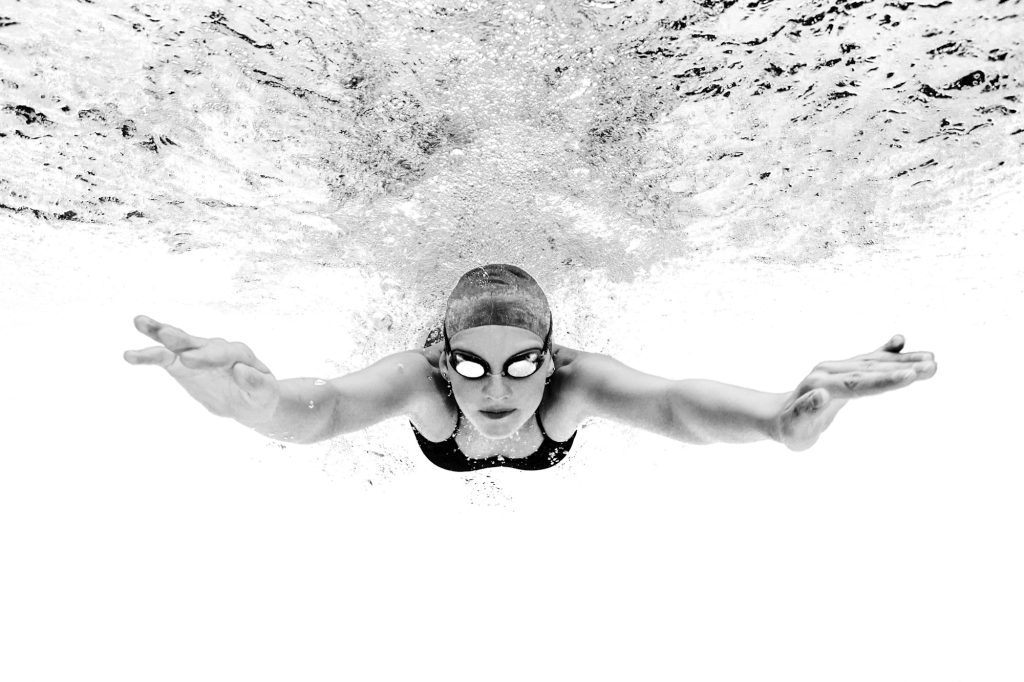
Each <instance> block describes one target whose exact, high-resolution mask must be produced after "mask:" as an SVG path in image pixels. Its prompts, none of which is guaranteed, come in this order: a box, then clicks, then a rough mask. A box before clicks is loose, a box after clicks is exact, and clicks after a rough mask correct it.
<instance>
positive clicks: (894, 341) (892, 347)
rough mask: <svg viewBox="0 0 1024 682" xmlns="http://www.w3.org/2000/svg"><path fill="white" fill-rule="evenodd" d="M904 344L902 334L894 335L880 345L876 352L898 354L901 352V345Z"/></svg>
mask: <svg viewBox="0 0 1024 682" xmlns="http://www.w3.org/2000/svg"><path fill="white" fill-rule="evenodd" d="M904 343H906V339H904V338H903V335H902V334H896V335H895V336H893V337H892V338H891V339H889V340H888V341H886V342H885V343H884V344H882V345H881V346H880V347H879V348H878V350H880V351H888V352H890V353H899V352H900V351H901V350H903V344H904Z"/></svg>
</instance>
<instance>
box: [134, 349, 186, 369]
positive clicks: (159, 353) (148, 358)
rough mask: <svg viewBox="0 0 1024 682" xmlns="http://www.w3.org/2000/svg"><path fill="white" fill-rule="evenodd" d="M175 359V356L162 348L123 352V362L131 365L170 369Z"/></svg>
mask: <svg viewBox="0 0 1024 682" xmlns="http://www.w3.org/2000/svg"><path fill="white" fill-rule="evenodd" d="M175 357H177V356H176V355H175V354H174V353H172V352H171V351H169V350H167V349H166V348H164V347H163V346H153V347H152V348H144V349H143V350H126V351H125V352H124V359H125V361H127V362H128V363H129V364H132V365H159V366H160V367H170V366H171V365H173V364H174V359H175Z"/></svg>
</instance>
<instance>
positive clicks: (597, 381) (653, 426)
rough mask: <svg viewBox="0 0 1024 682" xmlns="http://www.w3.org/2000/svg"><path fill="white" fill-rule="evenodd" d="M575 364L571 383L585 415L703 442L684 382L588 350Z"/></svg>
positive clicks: (689, 440)
mask: <svg viewBox="0 0 1024 682" xmlns="http://www.w3.org/2000/svg"><path fill="white" fill-rule="evenodd" d="M573 365H574V366H573V368H572V379H571V383H572V384H573V392H574V393H575V394H576V395H577V396H578V402H579V404H580V405H581V408H582V411H583V414H582V418H584V419H585V418H587V417H603V418H605V419H611V420H612V421H616V422H620V423H623V424H628V425H630V426H634V427H637V428H641V429H644V430H646V431H651V432H654V433H658V434H661V435H664V436H669V437H671V438H675V439H677V440H683V441H688V442H693V443H696V442H704V438H702V437H701V435H700V434H699V433H698V431H697V429H696V428H695V427H696V426H697V424H696V420H694V419H689V418H687V409H686V408H687V404H688V403H691V402H692V401H689V400H687V397H690V398H693V397H696V396H688V392H687V391H684V390H682V389H683V383H684V382H679V381H674V380H671V379H666V378H664V377H659V376H655V375H653V374H647V373H645V372H641V371H639V370H636V369H633V368H632V367H629V366H627V365H626V364H624V363H622V362H620V361H618V360H616V359H615V358H613V357H610V356H608V355H602V354H598V353H587V354H585V355H583V356H582V357H580V358H579V359H578V360H577V361H576V362H574V363H573ZM690 407H691V408H692V407H695V406H694V405H692V404H691V405H690ZM692 411H693V410H690V412H692ZM691 416H692V415H691Z"/></svg>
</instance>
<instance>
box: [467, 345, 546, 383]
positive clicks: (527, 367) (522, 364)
mask: <svg viewBox="0 0 1024 682" xmlns="http://www.w3.org/2000/svg"><path fill="white" fill-rule="evenodd" d="M543 358H544V354H543V353H542V352H540V351H531V352H530V353H529V354H527V355H523V356H518V357H514V358H511V359H510V360H509V362H508V363H507V364H506V365H505V367H504V370H503V372H502V373H503V374H507V375H508V376H510V377H512V378H513V379H525V378H526V377H528V376H530V375H531V374H534V373H535V372H536V371H537V370H538V369H540V368H541V365H542V364H543ZM451 359H452V367H453V368H454V369H455V371H456V372H458V373H459V374H460V375H462V376H464V377H465V378H467V379H479V378H480V377H482V376H483V375H484V374H486V373H487V371H488V370H489V369H490V368H489V367H488V366H487V364H486V363H483V362H481V361H479V360H477V359H476V358H473V357H471V356H467V355H464V354H462V353H460V352H459V351H452V354H451Z"/></svg>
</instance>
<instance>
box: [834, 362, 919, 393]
mask: <svg viewBox="0 0 1024 682" xmlns="http://www.w3.org/2000/svg"><path fill="white" fill-rule="evenodd" d="M915 379H917V372H915V371H914V370H912V369H904V370H900V371H898V372H846V373H843V374H830V375H828V377H827V378H826V379H824V380H823V381H822V382H821V383H822V384H823V385H824V386H825V387H827V388H828V389H829V391H831V392H832V394H833V395H835V396H836V397H840V398H861V397H864V396H868V395H875V394H877V393H884V392H886V391H891V390H893V389H895V388H902V387H903V386H907V385H909V384H911V383H913V382H914V380H915Z"/></svg>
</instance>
